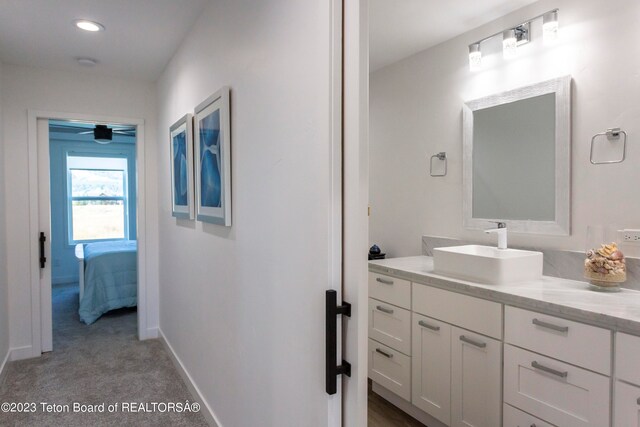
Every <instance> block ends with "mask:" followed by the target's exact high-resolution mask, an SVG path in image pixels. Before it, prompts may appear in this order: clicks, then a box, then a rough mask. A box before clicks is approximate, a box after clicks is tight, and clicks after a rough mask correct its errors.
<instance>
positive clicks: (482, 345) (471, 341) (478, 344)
mask: <svg viewBox="0 0 640 427" xmlns="http://www.w3.org/2000/svg"><path fill="white" fill-rule="evenodd" d="M460 341H462V342H466V343H467V344H471V345H474V346H476V347H478V348H485V347H486V346H487V343H486V342H480V341H476V340H474V339H471V338H467V337H465V336H464V335H460Z"/></svg>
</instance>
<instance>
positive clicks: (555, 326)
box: [531, 319, 569, 332]
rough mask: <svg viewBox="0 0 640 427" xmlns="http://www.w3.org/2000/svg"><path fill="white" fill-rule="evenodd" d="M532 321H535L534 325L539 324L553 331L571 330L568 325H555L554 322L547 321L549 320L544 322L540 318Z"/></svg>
mask: <svg viewBox="0 0 640 427" xmlns="http://www.w3.org/2000/svg"><path fill="white" fill-rule="evenodd" d="M531 323H533V324H534V325H537V326H541V327H543V328H547V329H551V330H553V331H558V332H569V327H568V326H558V325H554V324H553V323H547V322H544V321H542V320H538V319H533V320H532V321H531Z"/></svg>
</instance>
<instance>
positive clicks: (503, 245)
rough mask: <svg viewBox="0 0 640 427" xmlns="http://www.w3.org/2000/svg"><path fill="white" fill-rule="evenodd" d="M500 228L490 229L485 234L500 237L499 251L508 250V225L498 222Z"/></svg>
mask: <svg viewBox="0 0 640 427" xmlns="http://www.w3.org/2000/svg"><path fill="white" fill-rule="evenodd" d="M497 224H498V228H489V229H487V230H484V232H485V233H487V234H489V233H496V234H497V235H498V249H507V224H505V223H504V222H498V223H497Z"/></svg>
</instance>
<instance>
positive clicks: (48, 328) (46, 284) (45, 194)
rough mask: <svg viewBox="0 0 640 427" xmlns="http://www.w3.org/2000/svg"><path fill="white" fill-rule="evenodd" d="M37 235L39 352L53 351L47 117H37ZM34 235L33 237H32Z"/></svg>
mask: <svg viewBox="0 0 640 427" xmlns="http://www.w3.org/2000/svg"><path fill="white" fill-rule="evenodd" d="M37 135H38V136H37V138H38V206H39V210H40V212H39V213H38V227H39V228H38V230H39V231H38V234H40V233H44V237H45V238H46V240H45V241H44V243H40V244H41V245H44V253H45V258H46V261H45V262H44V268H42V263H41V264H40V265H41V268H40V304H41V305H42V307H41V310H40V313H41V315H40V316H41V318H40V330H41V333H42V349H41V350H42V352H43V353H44V352H47V351H51V350H53V329H52V317H51V263H52V261H53V257H52V256H51V201H50V190H49V188H50V187H49V180H50V178H49V177H50V171H49V120H48V119H38V121H37ZM32 238H35V237H32Z"/></svg>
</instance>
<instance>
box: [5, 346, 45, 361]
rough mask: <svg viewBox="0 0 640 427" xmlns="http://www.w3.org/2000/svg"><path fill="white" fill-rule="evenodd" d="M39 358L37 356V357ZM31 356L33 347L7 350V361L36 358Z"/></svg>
mask: <svg viewBox="0 0 640 427" xmlns="http://www.w3.org/2000/svg"><path fill="white" fill-rule="evenodd" d="M38 356H39V355H38ZM38 356H34V355H33V347H32V346H30V345H27V346H24V347H16V348H10V349H9V360H12V361H13V360H23V359H31V358H33V357H38Z"/></svg>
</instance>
